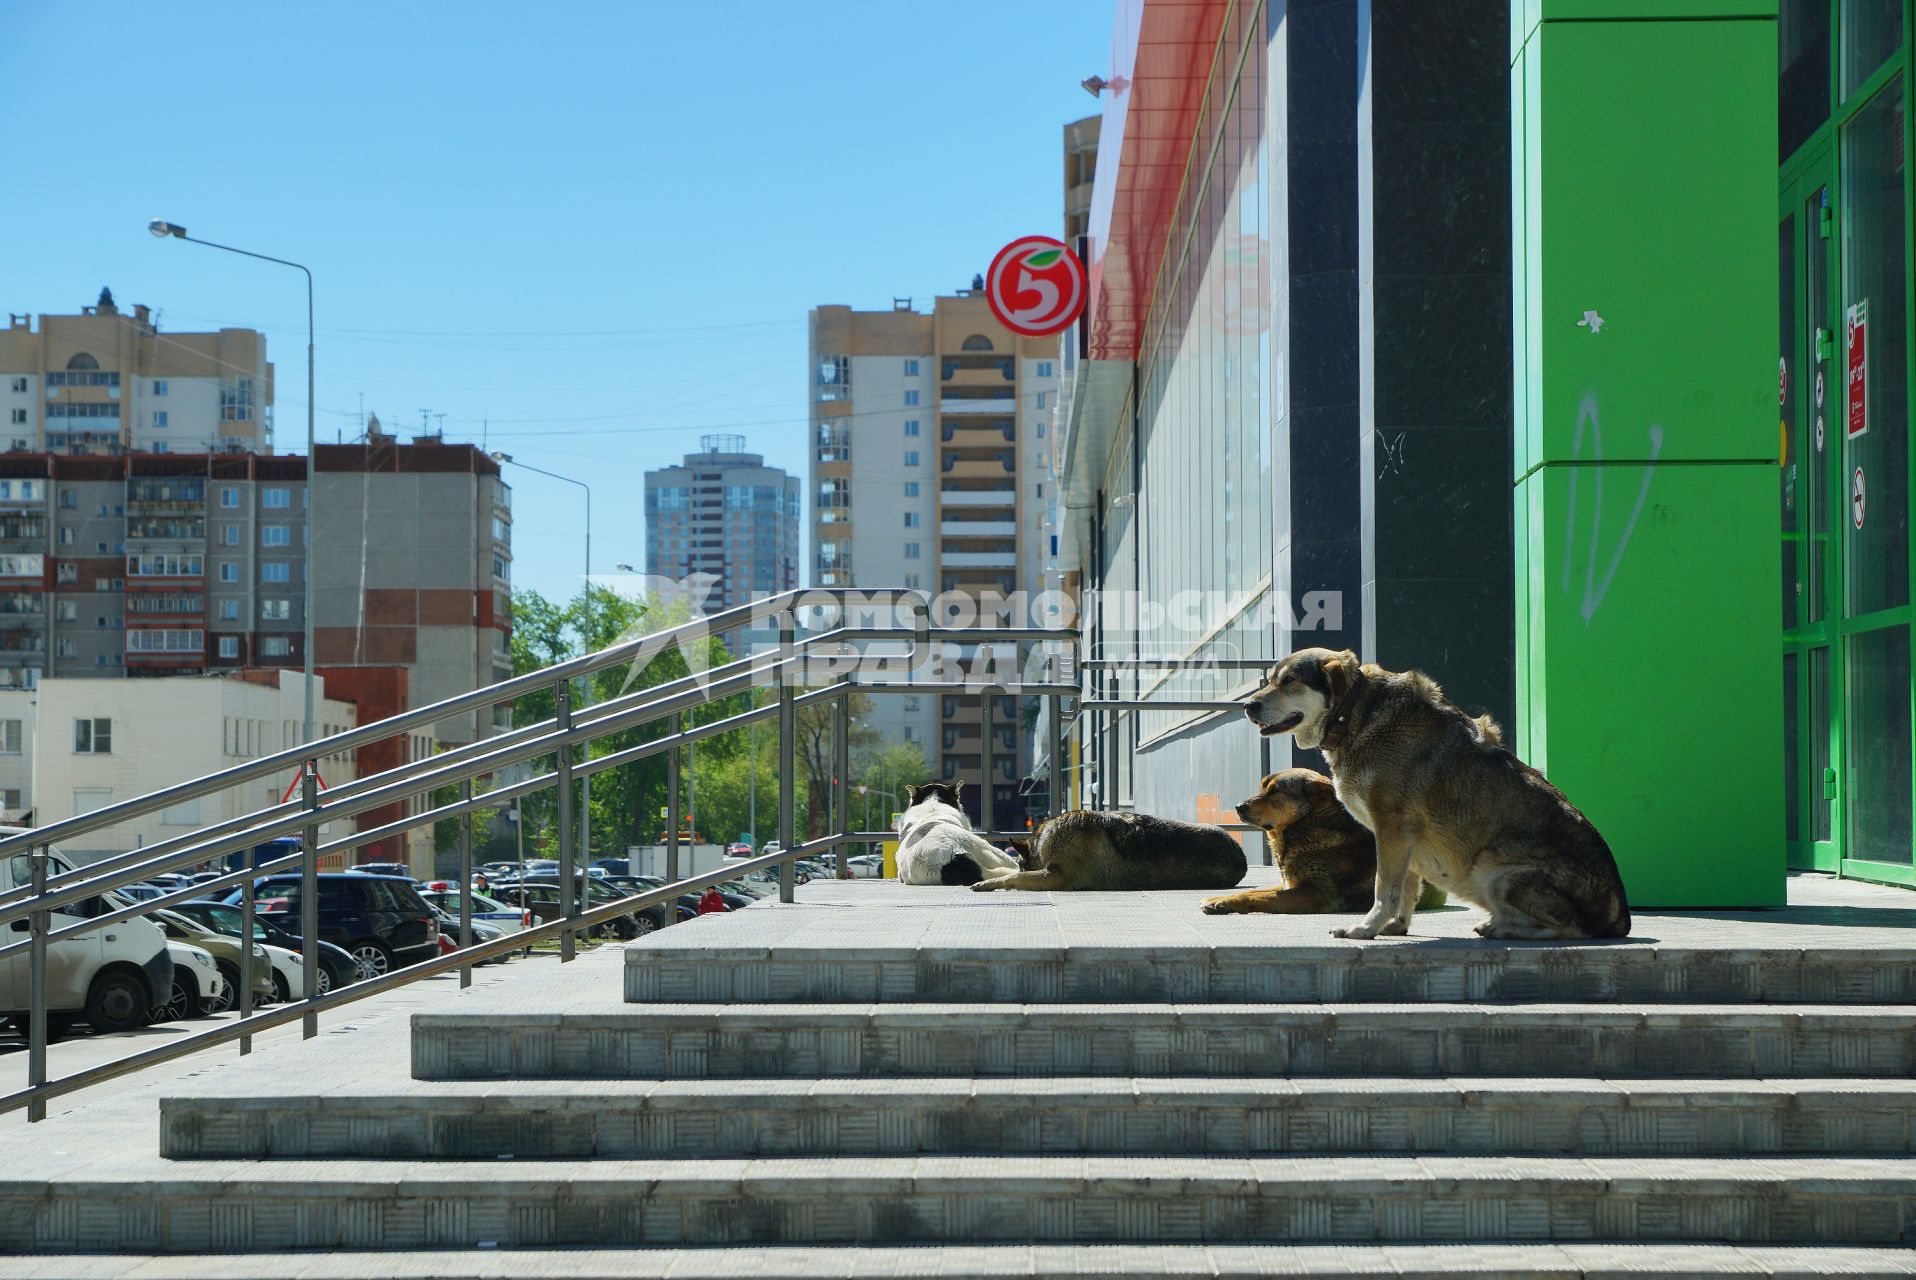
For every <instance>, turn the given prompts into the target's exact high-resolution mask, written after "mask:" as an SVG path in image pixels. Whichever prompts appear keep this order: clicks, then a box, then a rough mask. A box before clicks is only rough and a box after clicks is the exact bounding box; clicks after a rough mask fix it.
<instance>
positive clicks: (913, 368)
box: [905, 360, 918, 378]
mask: <svg viewBox="0 0 1916 1280" xmlns="http://www.w3.org/2000/svg"><path fill="white" fill-rule="evenodd" d="M905 376H906V377H907V378H915V377H917V376H918V362H917V361H916V360H907V361H905Z"/></svg>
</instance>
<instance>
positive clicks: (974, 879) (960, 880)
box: [938, 853, 985, 884]
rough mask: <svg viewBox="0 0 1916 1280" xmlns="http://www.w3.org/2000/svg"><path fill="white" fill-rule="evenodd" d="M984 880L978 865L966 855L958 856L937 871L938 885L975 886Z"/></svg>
mask: <svg viewBox="0 0 1916 1280" xmlns="http://www.w3.org/2000/svg"><path fill="white" fill-rule="evenodd" d="M984 878H985V873H984V872H983V871H981V870H979V868H978V863H977V862H976V861H975V860H974V859H973V858H972V856H971V855H970V854H968V853H961V854H958V855H957V856H956V857H954V858H952V860H951V861H949V862H947V863H946V864H945V865H944V866H942V867H940V868H939V869H938V882H939V883H940V884H977V883H978V882H979V881H980V880H983V879H984Z"/></svg>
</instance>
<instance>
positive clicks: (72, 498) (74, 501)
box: [60, 489, 80, 511]
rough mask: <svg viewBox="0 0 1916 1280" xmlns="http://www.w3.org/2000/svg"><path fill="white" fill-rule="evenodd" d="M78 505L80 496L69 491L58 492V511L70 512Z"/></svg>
mask: <svg viewBox="0 0 1916 1280" xmlns="http://www.w3.org/2000/svg"><path fill="white" fill-rule="evenodd" d="M79 505H80V495H79V494H77V493H75V492H74V491H73V490H71V489H62V490H60V509H61V510H62V511H71V510H73V509H74V508H75V507H77V506H79Z"/></svg>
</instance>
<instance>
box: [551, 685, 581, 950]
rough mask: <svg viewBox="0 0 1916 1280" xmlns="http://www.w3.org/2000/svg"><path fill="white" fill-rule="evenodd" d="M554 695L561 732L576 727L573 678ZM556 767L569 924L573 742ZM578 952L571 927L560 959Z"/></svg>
mask: <svg viewBox="0 0 1916 1280" xmlns="http://www.w3.org/2000/svg"><path fill="white" fill-rule="evenodd" d="M552 692H553V698H554V701H555V703H556V704H557V721H558V726H559V732H560V733H566V732H567V731H569V730H570V729H571V728H572V682H571V681H570V680H561V681H559V683H558V684H556V685H554V686H553V690H552ZM552 758H553V767H552V771H553V773H554V774H556V775H557V776H558V785H557V790H558V793H559V897H560V900H561V901H562V902H564V903H565V919H566V923H567V925H570V924H571V923H572V922H573V921H574V920H577V919H578V918H579V889H580V886H579V884H578V883H577V882H578V875H579V873H578V870H577V860H576V859H575V858H574V857H573V856H572V853H573V850H572V802H573V799H574V797H573V794H572V744H571V743H570V742H561V743H560V744H559V749H558V750H557V751H554V752H553V753H552ZM577 953H578V940H577V939H576V938H574V937H573V936H572V930H571V929H570V928H567V929H566V930H565V931H563V932H562V933H561V934H560V935H559V963H561V964H564V963H566V962H567V961H569V960H571V959H572V958H573V956H574V955H576V954H577Z"/></svg>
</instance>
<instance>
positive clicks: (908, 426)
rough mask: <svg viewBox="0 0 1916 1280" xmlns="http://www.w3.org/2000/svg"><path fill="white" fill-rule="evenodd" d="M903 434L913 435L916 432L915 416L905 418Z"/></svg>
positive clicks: (916, 422)
mask: <svg viewBox="0 0 1916 1280" xmlns="http://www.w3.org/2000/svg"><path fill="white" fill-rule="evenodd" d="M905 434H906V435H908V436H915V435H917V434H918V419H916V418H906V419H905Z"/></svg>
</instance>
